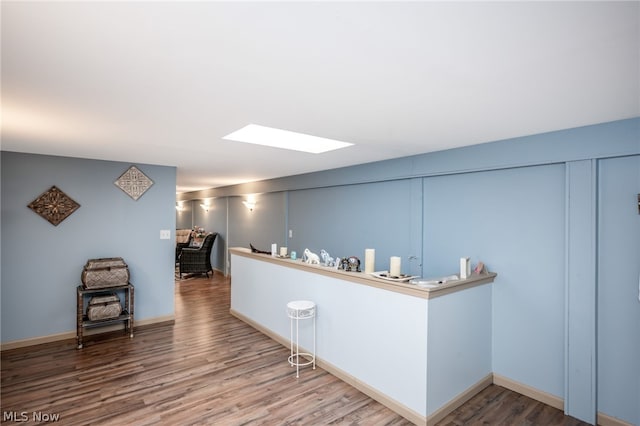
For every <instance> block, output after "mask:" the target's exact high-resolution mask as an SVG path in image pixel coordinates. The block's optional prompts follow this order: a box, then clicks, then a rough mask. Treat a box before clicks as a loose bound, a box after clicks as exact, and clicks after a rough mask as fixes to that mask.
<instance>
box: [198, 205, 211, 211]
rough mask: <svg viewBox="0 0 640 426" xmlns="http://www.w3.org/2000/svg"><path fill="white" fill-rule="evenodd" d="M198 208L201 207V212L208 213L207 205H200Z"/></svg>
mask: <svg viewBox="0 0 640 426" xmlns="http://www.w3.org/2000/svg"><path fill="white" fill-rule="evenodd" d="M200 207H202V210H204V211H205V212H208V211H209V204H200Z"/></svg>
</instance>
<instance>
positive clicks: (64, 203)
mask: <svg viewBox="0 0 640 426" xmlns="http://www.w3.org/2000/svg"><path fill="white" fill-rule="evenodd" d="M28 207H29V208H30V209H31V210H33V211H34V212H36V213H37V214H39V215H40V216H42V217H43V218H45V219H46V220H48V221H49V222H50V223H51V224H52V225H54V226H58V224H59V223H60V222H62V221H63V220H65V219H66V218H67V217H69V216H70V215H71V213H73V212H75V211H76V210H78V208H80V204H78V203H76V202H75V201H74V200H72V199H71V197H69V196H68V195H67V194H65V193H64V192H62V191H61V190H60V189H58V188H57V187H56V186H55V185H54V186H52V187H51V188H50V189H49V190H48V191H47V192H44V193H43V194H42V195H40V196H39V197H38V198H36V199H35V200H33V201H32V202H31V203H30V204H29V206H28Z"/></svg>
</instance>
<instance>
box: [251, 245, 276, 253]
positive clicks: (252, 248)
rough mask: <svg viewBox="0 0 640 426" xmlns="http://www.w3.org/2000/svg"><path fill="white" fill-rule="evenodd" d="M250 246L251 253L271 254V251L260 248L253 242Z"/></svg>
mask: <svg viewBox="0 0 640 426" xmlns="http://www.w3.org/2000/svg"><path fill="white" fill-rule="evenodd" d="M249 247H251V253H260V254H271V252H270V251H264V250H258V249H257V248H255V247H254V246H253V244H251V243H249Z"/></svg>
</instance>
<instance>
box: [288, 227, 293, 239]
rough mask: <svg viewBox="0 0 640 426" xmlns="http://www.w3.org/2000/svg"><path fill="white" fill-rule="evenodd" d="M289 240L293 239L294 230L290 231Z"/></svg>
mask: <svg viewBox="0 0 640 426" xmlns="http://www.w3.org/2000/svg"><path fill="white" fill-rule="evenodd" d="M289 238H293V229H289Z"/></svg>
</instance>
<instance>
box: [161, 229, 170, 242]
mask: <svg viewBox="0 0 640 426" xmlns="http://www.w3.org/2000/svg"><path fill="white" fill-rule="evenodd" d="M170 238H171V231H170V230H168V229H161V230H160V239H161V240H168V239H170Z"/></svg>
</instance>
